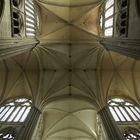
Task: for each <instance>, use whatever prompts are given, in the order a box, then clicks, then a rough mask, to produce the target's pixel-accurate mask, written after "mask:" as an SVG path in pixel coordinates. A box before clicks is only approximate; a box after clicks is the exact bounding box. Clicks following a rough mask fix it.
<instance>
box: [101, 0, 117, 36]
mask: <svg viewBox="0 0 140 140" xmlns="http://www.w3.org/2000/svg"><path fill="white" fill-rule="evenodd" d="M114 5H115V4H114V0H106V2H105V7H104V13H103V14H102V16H101V18H100V26H101V29H102V30H103V34H104V36H107V37H111V36H113V23H114V7H115V6H114Z"/></svg>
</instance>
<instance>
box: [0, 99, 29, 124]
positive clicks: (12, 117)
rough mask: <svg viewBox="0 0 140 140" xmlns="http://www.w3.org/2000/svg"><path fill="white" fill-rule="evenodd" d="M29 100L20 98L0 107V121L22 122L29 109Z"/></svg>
mask: <svg viewBox="0 0 140 140" xmlns="http://www.w3.org/2000/svg"><path fill="white" fill-rule="evenodd" d="M31 103H32V102H31V100H29V99H25V98H20V99H16V100H14V101H11V102H7V103H6V104H5V105H3V106H1V107H0V121H1V122H24V121H25V119H26V118H27V116H28V114H29V112H30V110H31Z"/></svg>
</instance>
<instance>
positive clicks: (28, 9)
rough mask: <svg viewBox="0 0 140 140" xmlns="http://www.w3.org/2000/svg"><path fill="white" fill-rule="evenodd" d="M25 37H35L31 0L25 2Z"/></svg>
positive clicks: (33, 6)
mask: <svg viewBox="0 0 140 140" xmlns="http://www.w3.org/2000/svg"><path fill="white" fill-rule="evenodd" d="M25 15H26V36H35V34H36V26H37V25H36V24H37V18H36V15H35V5H34V1H33V0H25Z"/></svg>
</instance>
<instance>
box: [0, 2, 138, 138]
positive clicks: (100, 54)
mask: <svg viewBox="0 0 140 140" xmlns="http://www.w3.org/2000/svg"><path fill="white" fill-rule="evenodd" d="M102 2H103V0H36V4H37V5H38V7H39V12H38V15H39V23H40V25H39V26H40V28H39V33H38V36H37V39H38V40H39V44H38V45H36V46H35V47H33V48H31V49H30V50H29V51H26V52H24V53H21V54H19V55H16V56H12V57H8V58H6V59H1V61H0V79H1V82H0V100H1V102H3V101H5V100H8V99H11V98H17V97H28V98H30V99H32V101H33V103H34V105H35V106H36V107H37V108H38V109H40V110H41V112H42V114H41V116H40V118H39V122H38V124H37V127H36V130H35V133H34V135H33V138H32V140H103V135H104V134H103V131H102V130H101V125H100V124H101V122H100V120H99V118H98V115H97V112H98V111H99V110H101V109H102V108H103V107H104V106H106V104H107V101H108V99H110V98H111V97H116V96H120V97H127V98H129V99H131V100H134V101H135V102H136V103H138V104H140V86H139V83H140V73H139V71H140V61H138V60H136V59H133V58H130V57H127V56H124V55H121V54H119V53H116V52H112V51H108V50H106V49H104V47H103V46H102V45H101V44H100V36H101V29H100V26H99V19H100V13H101V10H102ZM25 45H26V44H25Z"/></svg>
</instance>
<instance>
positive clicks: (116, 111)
mask: <svg viewBox="0 0 140 140" xmlns="http://www.w3.org/2000/svg"><path fill="white" fill-rule="evenodd" d="M108 104H109V110H110V112H111V114H112V116H113V118H114V119H115V121H117V122H118V121H120V122H140V112H139V110H140V109H139V107H138V106H135V105H134V104H133V103H130V102H128V101H125V100H123V99H119V98H114V99H111V100H109V101H108Z"/></svg>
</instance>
